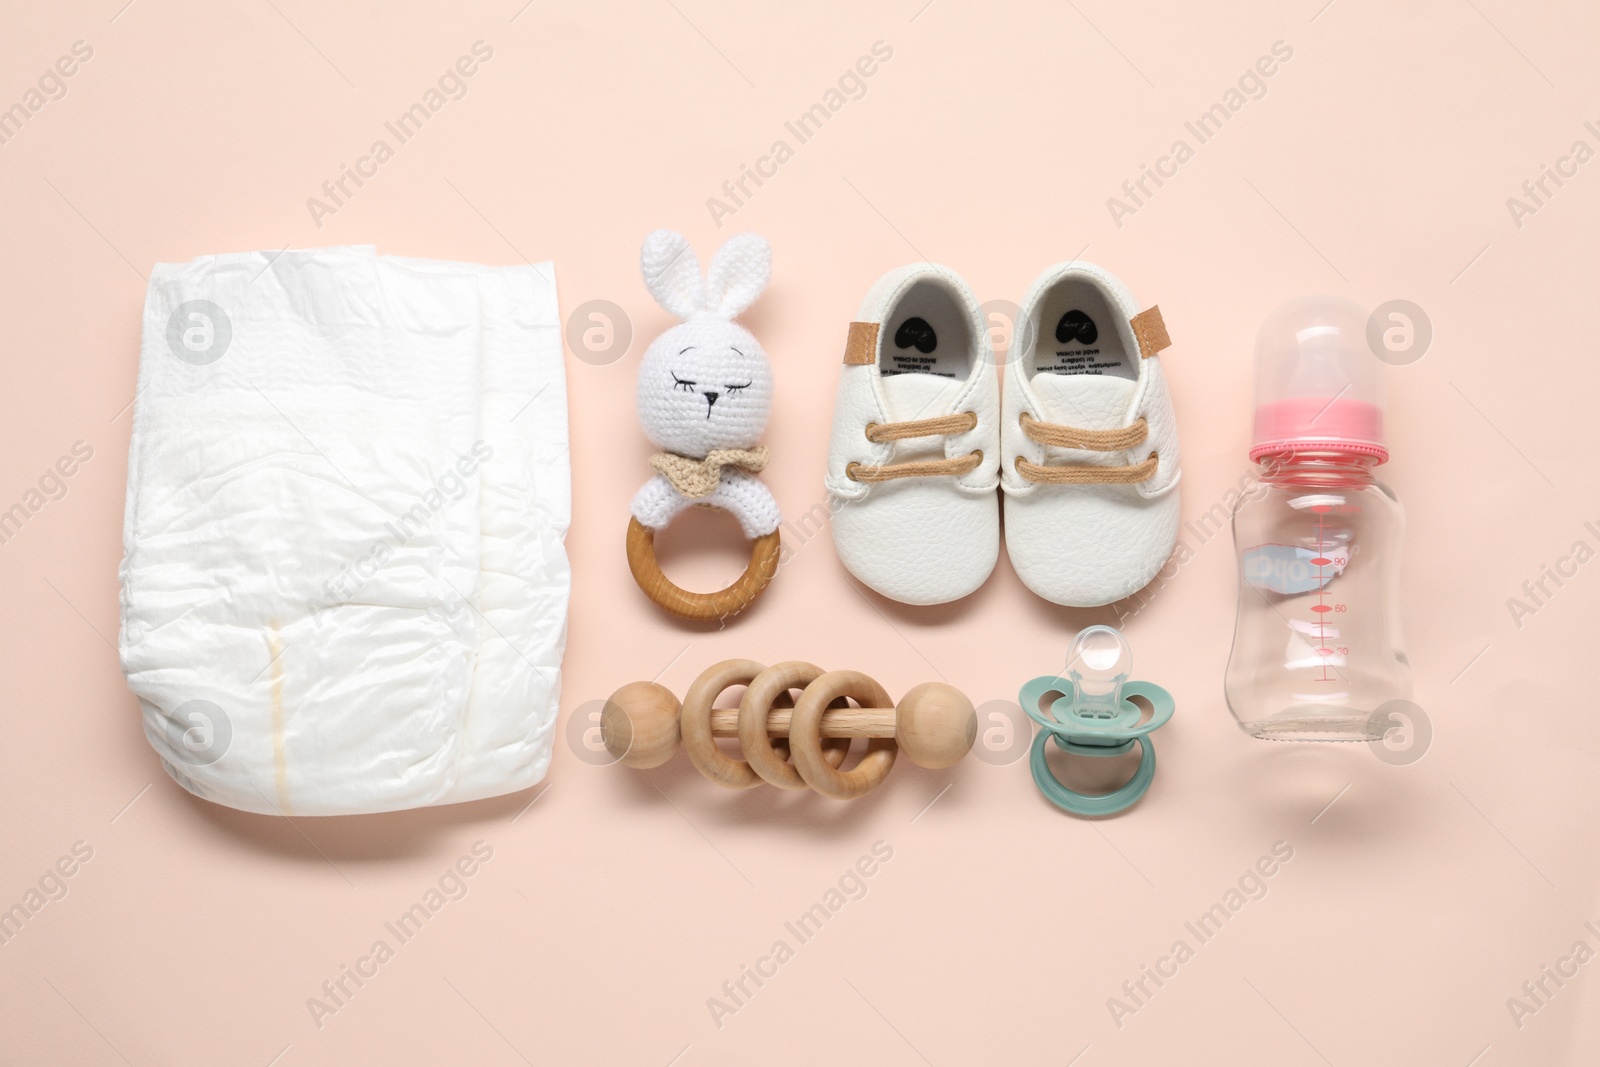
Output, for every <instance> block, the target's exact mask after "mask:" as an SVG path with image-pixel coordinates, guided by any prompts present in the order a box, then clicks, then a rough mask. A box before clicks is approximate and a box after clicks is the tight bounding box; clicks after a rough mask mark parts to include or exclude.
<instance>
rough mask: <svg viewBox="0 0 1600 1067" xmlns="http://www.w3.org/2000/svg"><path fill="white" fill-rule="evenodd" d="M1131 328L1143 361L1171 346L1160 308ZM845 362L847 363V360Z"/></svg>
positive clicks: (1144, 314) (1143, 314) (1142, 315)
mask: <svg viewBox="0 0 1600 1067" xmlns="http://www.w3.org/2000/svg"><path fill="white" fill-rule="evenodd" d="M1128 321H1129V322H1130V323H1131V324H1132V326H1133V336H1134V339H1135V340H1137V341H1138V342H1139V354H1140V355H1141V356H1143V357H1144V358H1145V359H1149V358H1150V357H1151V356H1153V355H1155V354H1156V353H1157V352H1160V351H1161V350H1162V349H1163V348H1167V347H1169V346H1170V345H1171V344H1172V338H1170V337H1168V336H1167V324H1166V323H1165V322H1164V321H1162V318H1161V308H1160V307H1159V306H1153V307H1151V308H1149V309H1148V310H1145V311H1141V312H1139V314H1137V315H1135V316H1134V317H1133V318H1131V319H1129V320H1128ZM846 362H849V360H848V358H847V359H846Z"/></svg>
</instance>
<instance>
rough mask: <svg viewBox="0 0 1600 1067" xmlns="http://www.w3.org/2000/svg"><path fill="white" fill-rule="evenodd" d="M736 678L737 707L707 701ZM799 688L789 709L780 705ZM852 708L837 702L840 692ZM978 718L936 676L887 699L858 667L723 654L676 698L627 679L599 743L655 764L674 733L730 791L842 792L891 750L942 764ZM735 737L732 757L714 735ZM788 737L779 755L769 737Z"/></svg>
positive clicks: (959, 749) (865, 786) (956, 752)
mask: <svg viewBox="0 0 1600 1067" xmlns="http://www.w3.org/2000/svg"><path fill="white" fill-rule="evenodd" d="M734 685H744V686H745V687H746V688H745V694H744V699H743V701H742V702H741V703H740V705H739V707H738V708H737V709H734V708H717V707H713V706H712V703H713V701H715V700H716V698H717V697H718V696H719V695H720V694H721V693H722V692H723V691H724V690H726V689H727V688H729V687H730V686H734ZM797 686H804V687H805V688H804V689H803V690H802V691H801V694H800V698H799V700H797V701H796V702H795V705H794V707H793V708H792V709H791V708H787V707H780V706H777V705H778V702H780V701H782V700H784V699H786V696H787V694H788V693H789V691H790V690H792V689H794V688H796V687H797ZM846 698H848V699H851V700H855V701H856V702H857V703H858V704H859V705H861V706H859V707H844V706H836V705H837V704H838V702H840V701H842V700H844V699H846ZM977 727H978V717H977V712H976V711H974V710H973V707H972V701H970V700H968V699H967V698H966V696H964V695H963V694H962V693H961V691H960V690H958V689H955V688H953V687H951V686H948V685H945V684H944V683H942V682H924V683H923V684H922V685H919V686H915V687H913V688H912V689H911V690H910V691H908V692H907V693H906V695H905V696H904V697H902V698H901V699H900V703H899V704H898V705H895V706H892V707H891V706H890V701H889V695H888V694H887V693H886V692H884V690H883V687H882V686H880V685H879V684H878V683H877V682H875V681H873V680H872V679H871V678H868V677H867V676H866V675H864V674H860V673H858V672H856V671H829V672H826V673H824V672H823V671H822V670H821V669H820V668H818V667H816V666H814V665H812V664H810V663H804V662H800V661H790V662H786V663H780V664H778V665H777V666H774V667H763V666H762V665H761V664H759V663H757V662H755V661H754V660H747V659H738V660H724V661H723V662H721V663H718V664H715V665H713V666H712V667H710V668H709V669H707V670H706V671H704V672H702V673H701V675H700V676H699V677H698V678H696V679H695V681H694V684H693V685H692V686H691V687H690V689H689V692H688V694H687V695H686V696H685V697H684V699H683V702H682V704H681V705H680V704H679V702H678V700H677V698H676V697H674V696H673V695H672V693H671V692H670V691H668V690H667V689H666V688H665V687H664V686H662V685H659V684H657V683H655V682H633V683H631V684H629V685H625V686H623V687H622V688H621V689H618V690H617V691H616V692H615V693H613V694H612V695H611V699H610V700H608V701H606V705H605V710H604V712H603V713H602V715H601V717H600V733H601V737H602V738H603V739H604V740H605V745H606V749H607V750H608V751H609V752H610V753H611V754H612V755H613V756H615V757H616V758H617V759H618V760H619V761H620V762H622V763H624V764H626V765H627V766H630V767H637V768H641V769H642V768H648V767H659V766H661V764H663V763H665V762H666V761H667V760H668V759H670V758H671V757H672V752H673V750H674V749H675V748H676V747H677V745H678V742H679V740H680V738H681V740H682V741H683V746H684V748H685V749H686V750H687V752H688V754H689V759H690V760H691V761H692V762H693V763H694V765H695V767H696V768H697V769H698V770H699V771H700V773H701V774H704V775H705V776H706V777H707V778H710V779H711V780H712V781H714V782H716V783H718V784H719V785H724V786H727V787H729V788H731V789H747V788H749V787H750V786H752V785H755V784H757V783H758V782H760V781H762V780H765V781H768V782H771V783H772V784H773V785H777V786H780V787H782V788H788V789H793V788H798V787H800V786H810V787H811V788H812V789H815V790H816V791H817V792H819V793H822V794H823V795H825V796H829V797H834V798H836V799H840V800H848V799H850V798H852V797H858V796H860V795H861V794H862V793H865V792H867V791H868V790H869V789H872V788H873V787H875V786H877V785H878V784H879V783H880V782H882V781H883V779H884V776H885V775H887V774H888V773H889V769H890V767H892V766H893V765H894V760H895V753H896V752H897V751H898V750H900V749H904V750H905V754H906V758H907V759H909V760H911V761H912V762H913V763H916V764H917V765H919V766H922V767H929V768H941V767H950V766H953V765H954V764H956V763H957V762H959V761H960V760H961V758H962V757H963V756H965V755H966V754H967V752H969V751H970V750H971V748H972V743H973V741H974V739H975V738H976V736H977ZM719 737H737V738H739V741H740V746H741V747H742V748H743V750H744V754H745V756H746V757H747V758H748V760H749V762H748V763H747V762H745V761H743V760H736V759H732V758H730V757H729V756H727V755H726V754H725V753H724V752H723V751H722V750H721V749H720V748H718V747H717V744H716V740H715V739H716V738H719ZM785 737H786V738H788V748H789V756H790V759H791V760H792V763H786V762H784V761H783V759H782V758H781V757H780V756H779V754H778V752H777V751H776V746H775V745H774V743H773V740H772V739H773V738H785ZM854 737H864V738H867V739H868V740H867V752H866V755H865V756H863V757H862V759H861V762H860V763H859V764H857V765H856V766H855V767H853V768H851V769H850V770H848V771H841V770H839V767H840V765H841V764H843V762H844V759H845V753H846V751H847V750H848V749H849V739H850V738H854Z"/></svg>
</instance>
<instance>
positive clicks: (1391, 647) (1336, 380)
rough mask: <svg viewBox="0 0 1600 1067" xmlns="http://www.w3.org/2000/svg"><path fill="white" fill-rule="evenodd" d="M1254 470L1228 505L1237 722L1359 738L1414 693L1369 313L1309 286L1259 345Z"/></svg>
mask: <svg viewBox="0 0 1600 1067" xmlns="http://www.w3.org/2000/svg"><path fill="white" fill-rule="evenodd" d="M1255 400H1256V415H1255V436H1254V443H1253V445H1252V447H1251V449H1250V459H1251V460H1252V461H1253V462H1255V463H1256V464H1258V466H1257V468H1256V481H1255V483H1254V484H1253V485H1252V487H1251V489H1250V491H1248V492H1246V493H1244V494H1243V495H1242V496H1241V497H1240V499H1239V500H1238V502H1237V503H1236V504H1235V505H1234V509H1233V538H1234V547H1235V549H1236V551H1237V552H1238V554H1239V607H1238V614H1237V616H1236V617H1235V621H1234V630H1233V650H1232V652H1231V653H1230V654H1229V656H1228V673H1227V678H1226V681H1225V691H1226V693H1227V698H1228V707H1229V709H1230V710H1231V711H1232V712H1233V716H1234V718H1235V719H1237V720H1238V721H1239V726H1240V727H1241V728H1242V729H1243V730H1244V732H1245V733H1247V734H1250V735H1251V736H1254V737H1262V738H1269V739H1273V740H1279V741H1364V740H1373V739H1376V738H1381V737H1382V736H1383V735H1384V733H1385V731H1386V730H1387V729H1388V728H1389V727H1390V726H1391V725H1392V723H1390V722H1389V721H1388V717H1387V714H1386V713H1382V712H1379V710H1378V709H1379V708H1380V707H1381V706H1382V705H1383V704H1384V703H1385V702H1387V701H1390V700H1396V699H1404V698H1407V697H1409V696H1410V695H1411V667H1410V664H1409V662H1408V661H1407V659H1406V654H1405V649H1404V647H1403V645H1402V643H1401V638H1400V605H1399V566H1400V537H1401V530H1402V527H1403V525H1404V516H1403V514H1402V512H1401V508H1400V501H1399V500H1398V499H1397V498H1396V497H1395V495H1394V493H1393V492H1392V491H1391V490H1390V489H1389V487H1388V486H1386V485H1384V484H1383V483H1382V482H1380V481H1378V480H1377V478H1376V477H1374V476H1373V472H1374V471H1375V470H1376V468H1377V467H1378V465H1379V464H1381V463H1383V462H1385V461H1386V460H1387V459H1388V458H1389V452H1388V449H1387V448H1386V447H1385V446H1384V436H1383V375H1382V364H1380V363H1379V362H1378V360H1377V358H1376V357H1375V356H1374V355H1373V354H1372V351H1371V350H1370V349H1369V348H1368V347H1367V341H1366V317H1365V316H1364V315H1363V314H1362V313H1361V311H1360V309H1359V308H1357V307H1356V306H1355V305H1354V304H1352V303H1350V302H1349V301H1346V300H1339V299H1334V298H1327V297H1321V298H1308V299H1303V300H1297V301H1294V302H1291V303H1289V304H1286V305H1285V306H1283V307H1281V308H1279V309H1278V310H1277V311H1275V312H1273V314H1272V315H1271V316H1270V317H1269V318H1268V319H1267V322H1266V324H1265V325H1264V326H1262V328H1261V334H1260V337H1259V338H1258V339H1257V342H1256V396H1255Z"/></svg>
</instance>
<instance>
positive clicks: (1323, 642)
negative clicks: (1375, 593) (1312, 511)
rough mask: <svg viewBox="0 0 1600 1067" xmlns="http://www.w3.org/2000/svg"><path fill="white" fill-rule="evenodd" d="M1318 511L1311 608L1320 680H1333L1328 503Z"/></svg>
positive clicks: (1320, 506) (1322, 505)
mask: <svg viewBox="0 0 1600 1067" xmlns="http://www.w3.org/2000/svg"><path fill="white" fill-rule="evenodd" d="M1316 512H1317V555H1316V558H1315V559H1313V560H1312V561H1311V562H1312V563H1314V564H1316V567H1317V602H1316V604H1314V605H1313V606H1312V608H1311V610H1312V611H1314V612H1316V614H1317V643H1318V644H1319V645H1320V646H1321V647H1320V648H1318V649H1317V654H1318V655H1319V656H1321V657H1322V677H1321V678H1320V679H1318V681H1323V682H1328V681H1332V680H1333V679H1331V678H1329V677H1328V656H1329V655H1330V652H1329V650H1328V647H1327V645H1328V612H1330V611H1332V610H1333V609H1332V607H1330V606H1329V605H1328V604H1327V602H1326V596H1327V591H1328V583H1327V580H1326V578H1324V577H1323V570H1322V568H1324V567H1326V566H1327V565H1328V564H1329V563H1331V562H1333V561H1332V560H1330V559H1329V558H1328V538H1327V533H1326V529H1325V527H1326V516H1327V513H1328V505H1327V504H1321V505H1319V506H1318V507H1317V509H1316Z"/></svg>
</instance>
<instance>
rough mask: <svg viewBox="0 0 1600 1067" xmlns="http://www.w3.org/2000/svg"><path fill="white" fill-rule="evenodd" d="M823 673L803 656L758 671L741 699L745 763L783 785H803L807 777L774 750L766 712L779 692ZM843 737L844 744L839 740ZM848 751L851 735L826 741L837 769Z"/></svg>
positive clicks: (827, 757) (830, 762) (824, 751)
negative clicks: (802, 775)
mask: <svg viewBox="0 0 1600 1067" xmlns="http://www.w3.org/2000/svg"><path fill="white" fill-rule="evenodd" d="M822 674H823V670H822V668H821V667H818V666H816V665H815V664H811V663H805V662H803V661H801V660H788V661H787V662H784V663H777V664H774V665H773V666H771V667H768V668H767V669H766V670H764V671H762V672H761V673H760V674H758V675H756V677H755V679H754V680H752V681H751V682H750V683H749V686H748V688H746V689H745V691H744V699H743V700H741V701H739V747H740V748H742V749H743V750H744V758H745V759H747V760H749V761H750V762H749V763H748V764H745V765H744V766H746V767H748V768H749V769H750V770H752V771H754V772H755V773H756V774H758V775H760V776H761V777H762V778H763V779H765V780H766V781H768V782H771V783H772V784H773V785H775V786H777V787H778V788H780V789H804V788H806V780H805V779H804V778H802V777H800V772H799V771H797V770H795V769H794V766H793V765H792V764H790V763H788V762H787V761H785V760H784V759H783V757H782V756H780V755H778V753H777V752H776V751H775V750H774V748H773V746H772V739H771V736H770V735H769V734H768V733H767V713H768V712H770V711H771V710H772V703H773V701H774V700H776V699H777V698H778V697H779V696H781V695H782V694H784V693H786V692H788V691H789V690H791V689H802V688H804V687H806V686H809V685H810V684H811V683H812V682H814V681H816V680H817V679H818V678H820V677H821V676H822ZM819 723H820V720H819ZM819 729H820V726H819ZM841 740H842V741H843V742H844V744H842V745H841V744H839V741H841ZM789 749H790V752H791V753H792V752H793V751H794V744H793V742H792V741H791V742H790V745H789ZM849 752H850V739H849V738H847V737H846V738H829V739H828V741H827V742H825V743H824V746H823V749H822V758H823V759H824V760H826V761H827V763H828V765H829V766H830V767H833V768H835V769H837V768H838V767H839V765H840V764H841V763H843V762H844V760H845V756H846V755H847V754H848V753H849ZM730 762H731V761H730Z"/></svg>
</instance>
